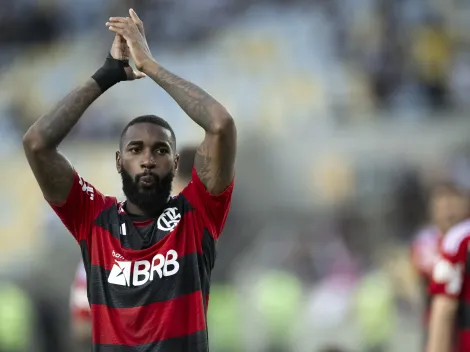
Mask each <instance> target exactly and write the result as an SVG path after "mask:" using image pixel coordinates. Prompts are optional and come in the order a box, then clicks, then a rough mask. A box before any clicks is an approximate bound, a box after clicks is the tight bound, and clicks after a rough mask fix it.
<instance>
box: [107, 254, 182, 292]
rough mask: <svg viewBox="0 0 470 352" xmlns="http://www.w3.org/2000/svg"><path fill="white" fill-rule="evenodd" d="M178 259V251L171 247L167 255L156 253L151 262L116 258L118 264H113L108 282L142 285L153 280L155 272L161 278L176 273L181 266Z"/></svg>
mask: <svg viewBox="0 0 470 352" xmlns="http://www.w3.org/2000/svg"><path fill="white" fill-rule="evenodd" d="M115 257H116V256H115ZM177 260H178V253H177V252H176V251H175V250H173V249H170V250H169V251H168V252H167V253H166V255H165V256H163V254H157V255H155V256H154V257H153V259H152V261H151V262H149V261H148V260H138V261H136V262H129V261H118V260H116V264H114V265H113V267H112V269H111V273H110V274H109V277H108V282H109V283H110V284H114V285H120V286H127V287H133V286H142V285H144V284H146V283H147V282H148V281H153V279H154V278H155V273H156V274H157V275H158V277H159V278H160V279H161V278H162V277H163V276H172V275H175V274H176V273H177V272H178V270H179V268H180V264H179V263H178V261H177ZM131 269H133V270H131ZM131 272H132V275H131Z"/></svg>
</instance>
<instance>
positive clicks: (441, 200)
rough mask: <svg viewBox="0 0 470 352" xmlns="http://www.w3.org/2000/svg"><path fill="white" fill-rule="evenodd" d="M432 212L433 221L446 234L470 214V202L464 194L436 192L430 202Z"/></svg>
mask: <svg viewBox="0 0 470 352" xmlns="http://www.w3.org/2000/svg"><path fill="white" fill-rule="evenodd" d="M430 213H431V218H432V220H433V223H434V224H435V225H436V226H437V227H438V228H439V230H440V231H441V233H443V234H444V233H446V232H447V231H449V230H450V228H451V227H452V226H454V225H455V224H457V223H459V222H461V221H463V220H465V219H466V218H467V217H468V216H469V215H470V202H469V199H468V197H466V196H465V195H463V194H457V193H454V192H448V191H440V192H436V193H435V194H434V196H433V197H432V199H431V202H430Z"/></svg>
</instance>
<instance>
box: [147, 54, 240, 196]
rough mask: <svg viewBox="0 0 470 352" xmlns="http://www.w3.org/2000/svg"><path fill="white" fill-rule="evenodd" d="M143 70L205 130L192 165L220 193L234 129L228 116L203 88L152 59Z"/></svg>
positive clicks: (228, 176) (230, 164)
mask: <svg viewBox="0 0 470 352" xmlns="http://www.w3.org/2000/svg"><path fill="white" fill-rule="evenodd" d="M143 72H144V73H146V74H147V75H148V76H149V77H150V78H152V79H153V80H154V81H155V82H156V83H158V85H160V87H162V88H163V89H164V90H165V91H166V92H167V93H168V94H169V95H170V96H171V97H172V98H173V99H174V100H175V101H176V102H177V103H178V105H179V106H181V108H182V109H183V110H184V111H185V112H186V114H187V115H188V116H189V117H190V118H191V119H192V120H193V121H194V122H196V123H197V124H198V125H199V126H201V127H202V128H203V129H204V130H205V132H206V134H205V137H204V141H203V142H202V144H201V145H200V146H199V148H198V150H197V153H196V157H195V159H194V165H195V168H196V171H197V173H198V175H199V178H200V179H201V181H202V182H203V184H204V186H205V187H206V189H207V190H208V191H209V192H210V193H211V194H214V195H217V194H220V193H222V192H223V191H224V190H225V189H226V188H227V187H228V186H229V185H230V183H231V182H232V179H233V175H234V164H235V154H236V144H237V131H236V128H235V123H234V121H233V118H232V116H230V114H229V113H228V111H227V110H226V109H225V108H224V107H223V106H222V105H221V104H220V103H219V102H217V101H216V100H215V99H214V98H213V97H211V96H210V95H209V94H208V93H206V92H205V91H204V90H202V89H201V88H199V87H198V86H196V85H195V84H192V83H190V82H188V81H186V80H184V79H182V78H180V77H178V76H176V75H175V74H173V73H171V72H169V71H167V70H166V69H164V68H163V67H161V66H160V65H159V64H158V63H156V62H153V63H152V64H151V65H149V66H148V67H144V68H143Z"/></svg>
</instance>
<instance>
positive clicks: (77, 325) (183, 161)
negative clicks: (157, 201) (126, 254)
mask: <svg viewBox="0 0 470 352" xmlns="http://www.w3.org/2000/svg"><path fill="white" fill-rule="evenodd" d="M196 150H197V147H195V148H193V147H184V148H182V149H181V150H180V152H179V161H178V172H177V173H176V177H175V179H174V181H173V192H174V193H176V194H177V193H180V192H181V191H182V190H183V189H184V187H186V186H187V185H188V184H189V182H191V172H192V165H193V162H194V157H195V155H196ZM70 291H71V292H70V317H71V328H72V329H71V330H72V340H73V342H74V346H75V347H76V349H77V350H78V351H89V350H90V348H89V346H90V344H91V342H92V327H91V309H90V305H89V303H88V296H87V280H86V271H85V266H84V263H83V261H80V263H79V264H78V267H77V271H76V274H75V279H74V281H73V283H72V287H71V290H70Z"/></svg>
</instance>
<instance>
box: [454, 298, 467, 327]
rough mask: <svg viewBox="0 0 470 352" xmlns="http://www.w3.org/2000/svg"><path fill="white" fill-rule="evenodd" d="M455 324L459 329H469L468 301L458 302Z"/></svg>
mask: <svg viewBox="0 0 470 352" xmlns="http://www.w3.org/2000/svg"><path fill="white" fill-rule="evenodd" d="M457 326H458V327H459V328H460V329H470V302H462V301H460V302H459V308H458V311H457Z"/></svg>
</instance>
